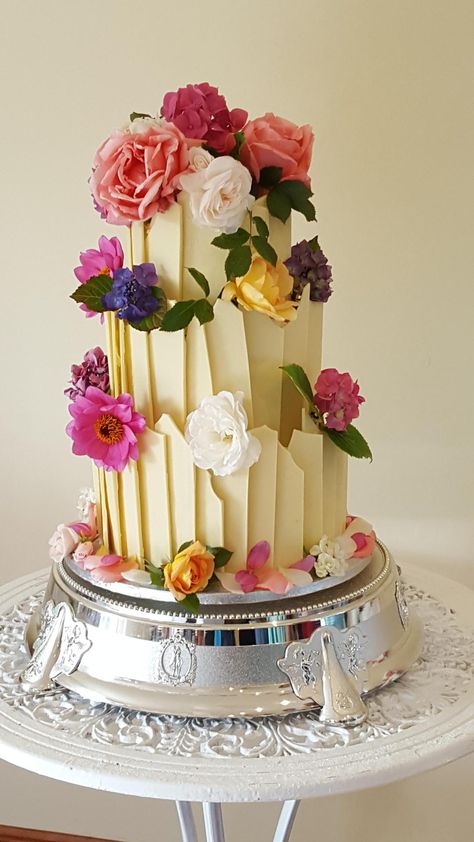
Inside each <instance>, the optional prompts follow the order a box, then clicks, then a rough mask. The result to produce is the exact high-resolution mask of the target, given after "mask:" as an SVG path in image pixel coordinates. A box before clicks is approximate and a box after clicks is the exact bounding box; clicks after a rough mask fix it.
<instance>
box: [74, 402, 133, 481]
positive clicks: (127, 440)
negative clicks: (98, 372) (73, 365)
mask: <svg viewBox="0 0 474 842" xmlns="http://www.w3.org/2000/svg"><path fill="white" fill-rule="evenodd" d="M69 412H70V414H71V415H72V418H73V420H72V421H70V422H69V424H68V425H67V427H66V432H67V434H68V436H70V437H71V438H72V441H73V445H72V452H73V453H75V454H76V455H77V456H90V458H91V459H93V460H94V462H95V464H96V465H97V467H98V468H105V470H106V471H111V470H114V471H123V469H124V468H125V466H126V464H127V463H128V461H129V459H135V460H137V459H138V444H137V435H139V434H140V433H142V432H143V430H144V429H145V426H146V422H145V418H144V417H143V415H140V413H139V412H135V411H134V409H133V398H132V396H131V395H128V394H123V395H119V396H118V397H117V398H114V397H112V395H107V394H105V393H104V392H102V391H101V390H100V389H97V388H96V386H89V387H88V388H87V389H86V392H85V395H78V396H77V397H76V400H75V401H74V402H73V403H71V404H70V405H69Z"/></svg>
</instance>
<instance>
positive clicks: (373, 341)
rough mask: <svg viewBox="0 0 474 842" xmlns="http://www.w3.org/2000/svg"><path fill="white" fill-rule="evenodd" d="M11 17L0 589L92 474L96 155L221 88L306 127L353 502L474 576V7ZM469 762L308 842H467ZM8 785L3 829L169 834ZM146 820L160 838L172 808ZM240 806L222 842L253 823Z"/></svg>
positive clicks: (337, 807) (10, 4)
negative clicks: (70, 433) (352, 396)
mask: <svg viewBox="0 0 474 842" xmlns="http://www.w3.org/2000/svg"><path fill="white" fill-rule="evenodd" d="M0 14H1V27H0V39H1V44H0V56H1V62H2V83H3V85H2V96H1V100H0V102H1V118H0V119H1V120H2V124H3V125H2V132H1V135H0V137H1V141H0V142H1V144H2V150H1V158H0V160H1V164H2V181H1V183H2V200H1V203H0V214H1V223H0V232H1V235H0V236H1V240H2V278H1V283H2V287H3V295H2V304H3V319H2V329H1V332H0V341H1V343H2V348H1V351H2V354H1V357H0V359H1V360H2V367H3V371H2V376H3V378H2V379H3V418H2V436H1V448H2V452H1V464H2V469H3V470H2V481H3V497H2V524H1V528H2V542H3V550H4V552H3V562H2V570H1V577H0V578H1V580H3V581H5V580H7V579H9V578H11V577H12V576H14V575H15V574H16V573H24V572H27V571H29V570H33V569H35V568H38V567H42V566H44V565H45V564H46V563H47V553H46V542H47V538H48V536H49V534H50V532H51V531H52V528H53V527H54V526H55V524H56V523H57V522H58V521H60V520H63V519H68V518H70V517H71V516H72V515H73V514H74V506H75V501H76V495H77V489H78V488H79V486H81V485H83V484H85V483H88V482H89V468H88V464H87V460H81V459H75V458H73V457H72V456H71V455H70V446H69V441H68V439H67V438H66V437H65V435H64V434H63V428H64V424H65V422H66V401H65V399H64V398H63V396H62V389H63V387H64V384H65V381H66V379H67V375H68V368H69V365H70V363H71V362H73V361H78V360H79V359H80V358H81V356H82V353H83V351H84V350H85V349H86V348H88V347H91V346H92V345H93V344H95V343H96V342H98V341H100V338H101V332H100V329H99V326H98V325H97V324H95V323H91V322H86V321H85V320H84V319H83V318H82V316H81V315H80V313H79V312H78V310H77V309H76V307H75V305H73V303H72V302H70V301H69V300H68V294H69V293H70V291H72V289H73V287H74V279H73V276H72V271H71V270H72V268H73V267H74V265H75V264H76V259H77V255H78V252H79V250H81V249H84V248H87V247H90V246H92V245H93V244H94V241H95V240H96V238H97V236H98V234H99V233H100V232H101V230H103V229H102V228H101V225H100V224H99V222H100V221H99V219H98V217H97V216H96V215H95V214H94V212H93V210H92V207H91V204H90V201H89V196H88V189H87V177H88V173H89V167H90V162H91V158H92V155H93V152H94V150H95V148H96V146H97V144H98V143H99V142H100V141H101V140H102V139H103V138H104V136H105V135H106V134H107V133H108V132H109V131H110V130H111V129H112V128H113V127H114V126H116V125H120V124H121V123H122V122H123V120H124V118H125V117H126V115H127V114H128V113H129V111H131V110H144V111H147V110H154V109H156V108H158V106H159V104H160V102H161V98H162V95H163V93H164V92H165V91H167V90H171V89H173V88H175V87H177V86H178V85H182V84H185V83H187V82H189V81H202V80H209V81H210V82H213V83H214V84H218V85H219V86H220V87H221V89H222V91H223V92H224V93H225V94H226V96H227V98H228V100H229V102H230V104H231V105H233V106H246V107H247V108H248V110H249V111H250V113H251V115H253V116H257V115H258V114H260V113H262V112H263V111H265V110H274V111H275V112H276V113H279V114H282V115H284V116H286V117H288V118H289V119H292V120H294V121H296V122H298V121H301V122H303V121H307V122H309V123H311V124H312V125H313V126H314V127H315V130H316V137H317V141H316V148H315V155H314V163H313V179H314V181H313V183H314V185H315V189H316V200H317V208H318V218H319V220H320V225H319V230H320V235H321V237H320V239H321V242H322V245H323V247H324V249H325V251H326V252H327V254H328V256H329V257H330V260H331V262H332V263H333V265H334V277H335V283H334V287H335V295H334V296H333V299H332V300H331V301H330V303H329V304H328V306H327V308H326V336H325V342H326V344H325V363H326V364H330V365H336V366H337V367H340V368H343V369H345V368H348V369H349V370H350V371H351V373H353V374H354V376H357V377H358V378H359V380H360V383H361V388H362V393H363V394H364V395H366V397H367V403H366V405H365V406H364V408H363V414H362V420H361V422H360V427H361V429H363V430H364V432H365V433H366V435H367V437H368V438H369V440H370V442H371V444H372V446H373V450H374V453H375V460H374V463H373V465H371V466H369V465H367V464H354V463H353V464H352V466H351V492H350V500H351V509H352V510H353V511H354V512H357V513H360V514H362V515H364V516H366V517H368V518H370V519H371V520H373V522H374V523H375V525H376V527H377V529H378V531H379V532H380V534H381V535H382V537H383V538H384V539H385V540H386V541H387V542H388V543H389V544H390V545H391V547H392V548H393V549H394V550H395V551H396V552H397V553H398V556H399V558H400V559H401V560H403V559H404V558H405V559H410V560H418V561H420V562H421V563H423V564H425V565H430V564H431V565H436V566H437V567H438V569H446V570H447V571H448V572H450V571H451V572H452V573H453V575H455V576H457V577H458V578H460V579H464V580H465V581H466V582H469V581H470V582H471V584H472V583H473V581H474V576H473V569H474V567H473V564H472V547H473V546H474V540H473V539H474V534H473V528H472V509H473V502H474V489H473V476H474V464H473V461H474V459H473V446H472V441H473V435H472V423H473V421H472V419H473V409H474V406H473V403H474V402H473V376H472V362H473V352H472V347H473V344H472V343H473V331H472V320H473V314H474V308H473V304H474V301H473V298H474V295H473V290H474V286H473V283H472V248H471V247H470V243H469V240H468V237H469V235H470V234H471V229H472V220H473V202H472V194H473V191H472V148H473V118H472V106H471V102H472V86H471V85H470V81H471V79H472V74H473V67H472V60H471V52H472V36H473V34H474V33H473V23H474V20H473V5H472V2H470V0H451V2H445V0H397V2H394V0H326V2H323V0H293V2H289V1H288V0H272V2H267V0H240V2H238V3H237V2H228V0H220V2H217V0H206V2H205V3H199V2H190V0H188V1H187V2H183V0H182V2H181V3H174V2H162V0H135V1H134V2H132V0H129V2H125V0H100V2H99V1H98V0H96V1H95V2H93V0H81V2H67V0H66V1H65V0H41V2H34V0H30V2H27V0H16V1H15V0H1V2H0ZM305 230H306V229H305V227H304V225H303V224H300V223H299V224H298V228H297V233H298V234H302V233H303V232H304V231H305ZM473 769H474V767H473V765H472V762H470V761H469V760H465V761H462V762H459V763H457V764H455V765H454V766H453V767H451V768H449V769H447V770H444V771H440V772H436V773H433V774H431V775H425V776H422V777H420V778H418V779H416V780H414V781H411V782H408V783H404V784H399V785H396V786H392V787H386V788H384V789H383V790H380V791H377V792H371V793H365V794H360V795H354V796H348V797H346V798H338V799H337V800H332V799H331V800H326V801H324V802H321V803H315V804H312V805H309V804H307V805H305V808H304V811H303V813H302V817H301V819H300V822H299V823H298V826H297V828H296V832H295V842H298V840H299V839H301V840H302V839H303V838H313V835H315V833H314V826H315V825H314V819H315V817H318V822H319V821H321V826H319V825H318V835H319V836H321V832H322V830H323V829H324V828H326V830H327V828H328V827H332V828H333V833H334V838H340V836H341V835H343V837H344V839H347V840H348V842H351V840H353V839H354V840H355V839H356V838H360V836H361V835H363V836H364V838H365V839H366V840H367V842H371V840H375V839H376V838H377V839H380V838H383V839H384V840H391V839H395V838H398V835H399V834H401V835H402V836H404V835H406V834H407V833H408V832H410V834H411V837H412V838H414V839H416V840H417V842H423V840H425V839H426V840H428V839H429V840H430V842H445V840H446V842H448V840H449V842H457V840H459V842H461V840H464V838H465V837H466V831H467V829H468V827H469V822H468V820H467V818H464V813H465V812H467V811H468V797H469V793H468V790H467V788H466V783H465V776H466V775H468V774H469V772H470V773H471V776H472V771H473ZM0 772H1V778H0V780H1V786H2V794H3V796H4V797H3V799H2V805H1V809H0V823H1V822H5V823H8V822H11V823H14V822H16V823H19V824H21V823H23V824H26V825H37V826H40V825H41V826H44V827H50V828H59V829H63V830H66V831H69V832H72V831H74V830H77V831H81V832H87V833H96V834H97V835H104V836H106V835H110V836H115V837H116V838H117V839H120V840H123V842H132V840H134V842H136V840H139V842H148V840H150V842H151V840H152V839H153V840H154V839H155V838H161V839H166V840H169V841H170V842H172V840H173V839H174V838H175V837H174V836H173V831H172V830H170V831H169V833H168V832H167V833H166V834H165V835H163V834H162V833H161V834H158V836H156V834H155V831H154V829H153V828H152V827H151V828H150V829H148V830H146V829H145V823H144V821H142V820H141V819H140V818H139V816H140V811H141V809H142V808H143V806H144V802H139V801H138V800H137V799H130V800H123V799H119V798H118V797H115V796H105V795H99V794H97V793H88V792H87V791H84V790H76V789H74V788H72V787H66V786H65V785H60V784H54V783H52V782H48V781H41V780H40V779H37V778H33V777H32V776H30V775H27V774H26V773H23V772H12V771H11V770H9V769H8V768H7V767H6V766H4V765H3V766H1V767H0ZM25 791H28V797H26V796H25ZM20 792H21V800H20ZM15 799H16V800H15ZM377 799H380V803H379V802H378V800H377ZM401 799H403V809H401V804H400V800H401ZM397 802H398V804H397ZM146 808H147V815H148V816H149V819H150V825H151V824H153V826H154V827H157V826H161V827H162V823H163V822H166V820H167V817H168V816H171V813H170V808H169V807H167V806H165V805H160V804H155V805H149V804H148V803H147V804H146ZM372 811H373V812H372ZM273 813H274V809H271V808H261V810H259V809H257V808H253V809H252V810H251V811H248V812H247V813H245V820H246V822H247V824H246V826H245V827H246V831H245V832H246V835H247V838H249V839H250V838H252V839H253V838H254V836H255V838H257V831H256V829H254V835H252V834H253V831H252V830H251V829H250V824H249V822H250V820H252V821H254V820H255V821H256V818H255V817H256V816H257V815H258V816H259V820H260V821H261V822H262V827H264V826H265V828H267V829H268V822H269V821H270V817H271V816H272V815H273ZM230 815H231V824H232V826H233V827H234V836H232V835H231V842H232V839H234V838H235V839H237V838H239V835H238V834H237V830H235V828H236V827H237V824H236V818H237V815H243V814H242V813H240V814H239V813H238V811H237V810H236V809H235V808H232V810H231V813H230ZM368 815H373V823H372V821H371V822H370V823H369V828H367V827H366V826H365V825H364V823H365V822H366V821H367V816H368ZM384 821H385V822H386V823H387V827H386V828H384V827H383V822H384ZM134 822H135V823H136V822H140V830H139V832H135V831H134V830H133V826H134V825H133V823H134ZM265 822H267V824H265ZM312 829H313V830H312Z"/></svg>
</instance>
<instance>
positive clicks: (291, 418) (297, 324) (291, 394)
mask: <svg viewBox="0 0 474 842" xmlns="http://www.w3.org/2000/svg"><path fill="white" fill-rule="evenodd" d="M311 306H312V305H311V302H310V300H309V285H307V286H306V288H305V289H304V291H303V295H302V297H301V301H300V303H299V305H298V314H297V317H296V319H295V321H294V322H290V323H289V324H287V325H285V327H284V348H283V363H282V365H291V364H292V363H297V364H298V365H301V366H302V367H303V368H304V369H306V366H305V360H306V354H307V348H308V335H307V334H308V317H309V309H310V307H311ZM310 382H311V381H310ZM303 403H304V401H303V398H302V397H301V396H300V394H299V392H298V391H297V390H296V389H295V387H294V386H293V383H292V382H291V381H290V380H289V378H288V377H287V376H286V375H284V377H283V382H282V393H281V415H280V441H281V443H282V444H284V445H285V446H287V445H288V442H289V441H290V438H291V434H292V432H293V430H298V429H299V427H300V419H301V409H302V407H303Z"/></svg>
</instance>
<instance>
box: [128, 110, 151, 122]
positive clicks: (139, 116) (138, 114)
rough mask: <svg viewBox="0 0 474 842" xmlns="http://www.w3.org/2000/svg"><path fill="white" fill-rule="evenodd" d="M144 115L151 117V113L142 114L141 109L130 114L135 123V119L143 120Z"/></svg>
mask: <svg viewBox="0 0 474 842" xmlns="http://www.w3.org/2000/svg"><path fill="white" fill-rule="evenodd" d="M143 117H151V114H142V113H141V111H132V113H131V114H130V122H131V123H133V121H134V120H142V119H143Z"/></svg>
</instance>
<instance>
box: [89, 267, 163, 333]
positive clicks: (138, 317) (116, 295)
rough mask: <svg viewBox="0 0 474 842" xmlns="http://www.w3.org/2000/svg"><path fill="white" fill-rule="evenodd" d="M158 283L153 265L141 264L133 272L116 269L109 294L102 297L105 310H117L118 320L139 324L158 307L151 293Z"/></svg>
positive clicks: (157, 302)
mask: <svg viewBox="0 0 474 842" xmlns="http://www.w3.org/2000/svg"><path fill="white" fill-rule="evenodd" d="M157 283H158V277H157V274H156V269H155V267H154V265H153V263H142V264H141V265H139V266H134V267H133V270H130V269H118V270H117V271H116V272H114V282H113V285H112V289H111V290H110V292H107V293H106V294H105V295H103V296H102V302H103V304H104V307H105V308H106V309H107V310H117V316H118V317H119V319H127V321H129V322H131V323H132V324H133V323H136V322H141V321H142V319H145V318H146V317H147V316H150V315H151V314H152V313H154V312H155V310H157V309H158V307H159V306H160V304H159V301H158V300H157V299H156V298H155V296H154V295H153V292H152V287H153V286H154V285H155V284H157Z"/></svg>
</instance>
